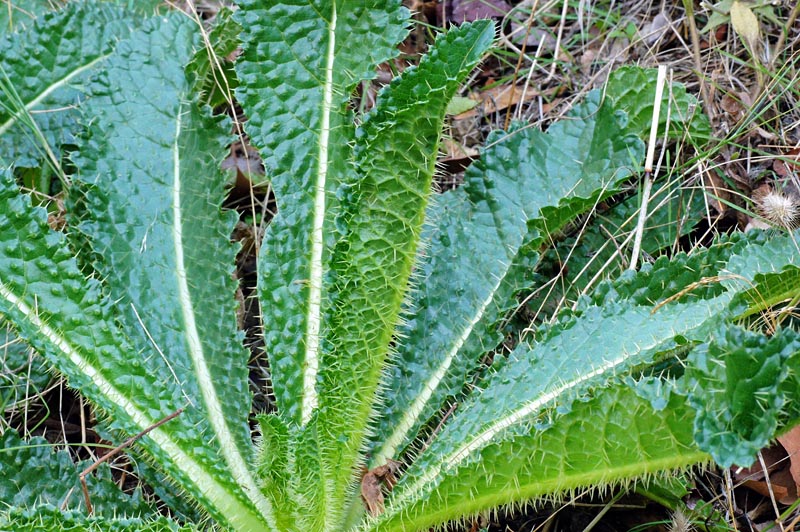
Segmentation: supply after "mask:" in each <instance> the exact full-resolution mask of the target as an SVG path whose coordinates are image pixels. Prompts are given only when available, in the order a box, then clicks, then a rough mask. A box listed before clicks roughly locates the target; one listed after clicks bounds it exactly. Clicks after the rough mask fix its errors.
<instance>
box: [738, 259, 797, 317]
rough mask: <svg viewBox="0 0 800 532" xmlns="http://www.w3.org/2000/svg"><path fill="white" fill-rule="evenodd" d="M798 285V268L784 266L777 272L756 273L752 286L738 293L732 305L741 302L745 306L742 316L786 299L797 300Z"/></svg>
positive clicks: (761, 310)
mask: <svg viewBox="0 0 800 532" xmlns="http://www.w3.org/2000/svg"><path fill="white" fill-rule="evenodd" d="M798 287H800V268H798V267H797V266H791V265H789V266H786V267H785V268H784V269H783V270H781V271H779V272H773V273H767V274H757V275H756V276H755V278H754V279H753V287H752V288H750V289H749V290H746V291H744V292H742V293H741V294H739V296H738V297H737V299H736V300H735V302H734V305H736V304H737V303H741V304H743V305H744V306H745V307H746V310H745V311H744V312H743V314H742V317H744V316H749V315H752V314H755V313H758V312H763V311H766V310H767V309H769V308H771V307H774V306H776V305H780V304H781V303H784V302H787V301H794V302H795V303H796V302H797V298H798V297H800V294H798Z"/></svg>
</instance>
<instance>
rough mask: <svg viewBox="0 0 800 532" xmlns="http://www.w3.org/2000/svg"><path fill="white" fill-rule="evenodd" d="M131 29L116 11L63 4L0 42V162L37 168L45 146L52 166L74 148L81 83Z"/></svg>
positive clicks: (131, 24)
mask: <svg viewBox="0 0 800 532" xmlns="http://www.w3.org/2000/svg"><path fill="white" fill-rule="evenodd" d="M4 8H5V6H2V8H0V10H3V9H4ZM136 25H137V21H136V19H135V18H134V17H131V16H130V14H129V13H126V12H125V11H122V10H121V9H117V8H113V7H111V6H105V5H99V4H97V3H95V2H71V3H70V4H69V5H68V6H67V7H65V8H64V9H63V10H61V11H56V12H49V13H47V14H45V15H44V16H43V17H41V18H39V19H37V20H36V22H35V23H34V24H31V25H29V27H27V28H25V29H24V30H22V31H20V32H18V33H14V34H10V35H8V36H5V37H4V38H2V39H0V154H2V155H1V156H0V157H2V159H3V160H4V161H6V164H13V165H15V166H23V167H35V166H39V165H40V164H41V162H42V161H43V159H44V158H45V152H44V150H45V148H44V146H43V145H42V144H43V143H45V142H46V143H47V145H48V146H49V147H50V149H52V150H53V153H54V155H55V157H56V158H57V160H60V149H61V146H64V145H71V144H76V142H77V135H78V133H79V131H80V126H79V124H78V116H79V115H78V111H77V107H78V106H79V105H80V104H81V102H82V101H83V99H84V94H83V92H84V91H83V84H84V83H85V82H86V80H87V79H88V78H89V77H90V76H92V75H93V74H94V73H96V72H98V71H99V69H100V68H101V66H102V64H103V63H104V62H105V61H106V60H107V59H108V57H109V56H110V55H111V53H112V52H113V50H114V47H115V46H116V45H117V43H118V42H119V41H120V40H121V39H124V38H125V37H126V36H127V35H128V34H129V33H130V32H131V29H132V28H134V27H135V26H136ZM52 162H53V161H51V163H52ZM56 162H58V161H56ZM47 192H49V191H47Z"/></svg>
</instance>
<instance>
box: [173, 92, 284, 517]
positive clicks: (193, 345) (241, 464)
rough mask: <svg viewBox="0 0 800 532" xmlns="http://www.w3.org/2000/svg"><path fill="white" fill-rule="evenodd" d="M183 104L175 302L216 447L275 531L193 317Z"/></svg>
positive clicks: (176, 155)
mask: <svg viewBox="0 0 800 532" xmlns="http://www.w3.org/2000/svg"><path fill="white" fill-rule="evenodd" d="M182 107H183V106H181V108H180V109H179V110H178V113H177V117H176V120H175V137H174V141H173V145H172V156H173V168H172V173H173V175H172V196H173V197H172V215H173V220H172V240H173V244H174V248H175V276H176V280H177V289H178V301H179V305H180V309H181V313H182V316H183V322H184V327H185V333H184V335H185V339H186V343H187V347H188V349H189V356H190V358H191V360H192V365H193V367H194V372H195V376H196V378H197V385H198V388H199V390H200V393H201V395H202V398H203V403H204V404H205V407H206V415H207V416H208V421H209V423H210V424H211V428H212V430H213V431H214V434H215V435H216V438H217V441H218V442H219V446H220V449H221V451H222V454H223V457H224V459H225V462H226V464H227V465H228V468H229V470H230V471H231V473H232V475H233V477H234V478H235V479H236V480H237V482H239V483H240V485H241V487H242V490H243V491H244V492H245V493H246V494H247V496H248V497H249V498H250V501H251V502H252V503H253V504H254V505H255V506H256V508H258V510H259V512H261V514H262V515H263V517H264V518H265V519H266V520H267V522H268V524H269V525H270V526H271V527H272V528H273V529H274V530H277V529H278V527H277V523H276V519H275V514H274V511H273V508H272V504H271V503H270V501H269V500H267V499H266V498H265V497H264V495H263V494H262V492H261V489H259V487H258V486H257V485H256V482H255V479H254V477H253V475H252V473H251V471H250V469H249V468H248V466H247V462H246V461H245V459H244V457H243V456H242V455H241V453H240V452H239V447H238V445H237V444H236V441H235V439H234V437H233V434H232V432H231V430H230V427H229V426H228V422H227V420H226V418H225V415H224V414H223V409H222V404H221V402H220V399H219V396H218V395H217V388H216V387H217V383H215V382H214V379H213V377H212V375H211V371H210V368H209V366H208V363H207V361H206V353H205V349H204V346H203V343H202V341H201V340H200V334H199V331H198V329H197V322H196V320H195V307H194V302H193V301H192V297H191V293H190V290H189V284H190V283H189V279H188V275H187V272H186V264H185V258H184V244H183V224H184V221H183V212H182V205H181V187H182V175H181V150H180V137H181V133H182V122H183V120H182V113H183V109H182Z"/></svg>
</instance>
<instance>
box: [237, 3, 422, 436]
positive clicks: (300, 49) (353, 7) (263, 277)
mask: <svg viewBox="0 0 800 532" xmlns="http://www.w3.org/2000/svg"><path fill="white" fill-rule="evenodd" d="M239 6H240V8H241V9H240V10H239V12H238V13H237V18H236V20H237V21H238V22H239V24H241V26H242V28H243V29H244V31H243V33H242V45H243V53H242V56H241V57H240V59H239V61H237V64H236V72H237V74H238V77H239V80H240V83H241V85H240V86H239V88H238V89H237V92H236V95H237V99H238V101H239V102H240V103H241V105H242V108H243V109H244V111H245V113H246V114H247V115H248V117H249V120H248V121H247V124H246V130H247V132H248V134H249V135H250V139H251V141H252V143H253V144H254V145H255V146H256V147H258V148H259V150H260V152H261V157H262V159H263V161H264V166H265V167H266V171H267V176H268V177H269V179H270V184H271V185H272V189H273V191H274V193H275V196H276V201H277V205H278V214H277V215H276V216H275V217H274V218H273V220H272V221H271V222H270V226H269V228H268V229H267V231H266V235H265V236H264V241H263V243H262V245H261V253H260V255H259V263H258V273H259V281H258V283H259V287H258V293H259V297H260V299H261V305H262V306H261V310H262V314H263V324H264V340H265V343H266V345H268V346H270V349H269V351H268V354H269V357H270V370H271V377H272V387H273V390H274V393H275V398H276V402H277V404H278V407H279V410H280V411H281V413H282V415H283V416H284V417H286V419H289V420H292V421H294V422H295V423H306V422H308V420H309V419H310V417H311V414H312V412H313V410H314V408H315V407H316V406H317V403H318V396H317V391H316V381H317V374H318V371H319V367H320V356H321V355H320V338H321V336H322V334H323V332H322V331H321V329H320V328H321V321H322V303H323V301H325V300H326V299H327V298H328V294H327V292H328V290H329V286H328V282H327V281H326V280H325V279H324V273H325V272H326V271H327V270H328V269H329V260H330V255H331V249H332V246H333V243H334V238H335V227H334V216H335V212H336V203H337V201H336V191H337V190H338V188H339V187H340V186H341V185H342V184H343V183H344V182H345V179H346V178H347V176H348V174H349V173H350V172H352V168H351V167H350V166H349V164H348V162H349V161H350V159H351V157H352V154H351V148H350V145H349V144H348V143H349V142H350V141H352V139H353V131H354V129H353V125H352V120H351V115H350V113H349V112H348V111H347V107H346V105H347V102H348V100H349V97H350V94H351V92H352V91H353V89H354V87H355V86H356V84H357V83H359V82H360V81H361V80H363V79H369V78H371V77H373V76H374V69H373V66H374V65H375V64H377V63H380V62H382V61H386V60H388V59H390V58H392V57H394V56H395V55H396V54H397V49H396V45H397V44H398V43H399V42H400V41H401V40H402V39H403V37H404V36H405V34H406V30H405V28H404V26H405V20H406V19H407V18H408V11H407V10H406V9H405V8H403V7H402V6H401V5H400V2H399V0H390V1H385V0H369V1H368V2H366V3H365V2H364V1H362V0H345V1H338V2H335V1H332V0H294V1H292V2H283V3H276V2H265V1H263V0H240V1H239Z"/></svg>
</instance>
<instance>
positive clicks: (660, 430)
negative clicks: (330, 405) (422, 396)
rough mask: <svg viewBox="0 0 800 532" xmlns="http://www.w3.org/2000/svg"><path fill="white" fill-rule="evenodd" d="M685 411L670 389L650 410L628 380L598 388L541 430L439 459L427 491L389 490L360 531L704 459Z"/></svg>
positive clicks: (422, 524)
mask: <svg viewBox="0 0 800 532" xmlns="http://www.w3.org/2000/svg"><path fill="white" fill-rule="evenodd" d="M692 416H693V411H692V410H691V408H689V407H688V405H687V404H686V402H685V399H684V398H683V397H681V396H680V395H677V394H673V395H672V396H671V398H670V400H669V406H668V407H667V408H664V409H662V410H655V409H653V408H652V407H651V405H650V403H649V401H647V400H645V399H642V398H641V397H639V396H638V395H637V394H636V393H635V392H634V390H633V389H631V388H630V387H629V386H627V385H616V386H613V387H610V388H606V389H602V390H600V391H598V393H597V396H596V397H594V398H592V399H590V400H588V401H585V402H577V403H575V404H574V405H573V408H572V410H571V411H570V412H569V413H567V414H564V415H560V416H557V417H556V418H555V419H554V420H553V422H552V425H550V426H549V427H547V428H546V429H539V428H537V427H535V426H533V425H531V424H528V425H526V426H524V427H523V428H521V429H520V430H519V431H516V434H514V435H511V434H509V435H508V437H505V438H503V439H502V440H500V441H494V442H492V443H490V444H488V445H487V446H486V447H484V448H483V449H482V450H481V451H480V452H479V453H478V454H477V455H476V456H474V457H473V458H472V460H470V461H469V462H468V463H466V462H458V461H456V462H451V463H447V464H445V467H444V469H443V470H442V477H443V478H442V480H441V482H440V483H439V486H438V488H437V489H436V490H435V491H434V493H433V494H432V495H431V496H430V498H427V497H425V496H419V497H416V496H415V494H414V493H411V492H407V491H403V495H404V496H407V497H408V501H406V500H405V499H400V500H398V498H397V497H396V496H393V497H392V499H391V500H390V503H389V506H388V507H387V511H386V513H385V514H384V515H382V516H380V518H378V520H376V521H374V522H372V523H370V524H369V526H366V527H364V530H370V531H375V532H377V531H381V532H389V531H404V530H424V529H427V528H428V527H429V526H432V525H435V524H438V523H441V522H444V521H446V520H448V519H452V518H455V517H461V516H467V515H473V514H476V513H478V512H481V511H484V510H486V509H489V508H493V507H496V506H498V505H502V504H509V503H512V502H525V501H529V500H531V499H534V498H536V497H541V496H544V495H547V494H550V493H563V492H570V491H572V490H576V489H578V488H595V487H603V486H606V485H608V484H612V483H618V482H619V481H620V479H626V478H631V477H634V476H645V477H647V476H650V475H654V474H657V473H658V472H660V471H665V470H670V469H676V468H683V467H687V466H688V465H691V464H695V463H698V462H706V461H708V455H706V454H705V453H703V452H701V451H700V450H698V449H697V448H696V447H695V445H694V442H693V441H692V432H691V420H692ZM427 452H428V451H425V453H427ZM423 456H424V454H423ZM399 488H400V485H398V487H397V488H395V489H399Z"/></svg>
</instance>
